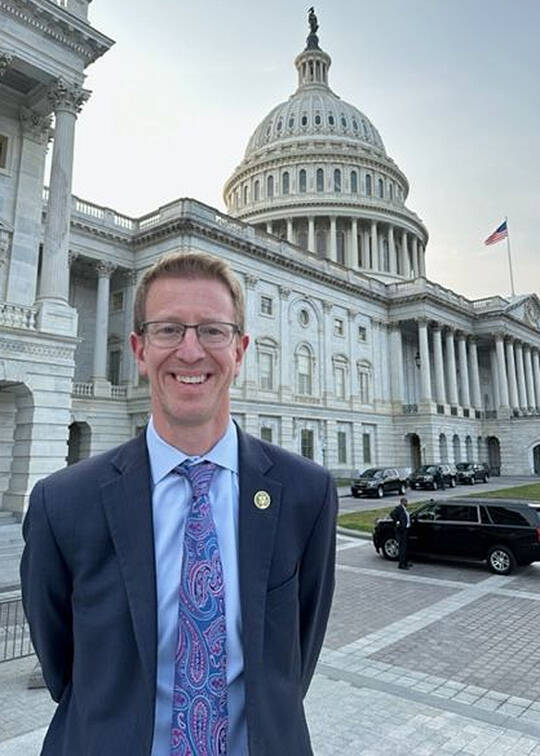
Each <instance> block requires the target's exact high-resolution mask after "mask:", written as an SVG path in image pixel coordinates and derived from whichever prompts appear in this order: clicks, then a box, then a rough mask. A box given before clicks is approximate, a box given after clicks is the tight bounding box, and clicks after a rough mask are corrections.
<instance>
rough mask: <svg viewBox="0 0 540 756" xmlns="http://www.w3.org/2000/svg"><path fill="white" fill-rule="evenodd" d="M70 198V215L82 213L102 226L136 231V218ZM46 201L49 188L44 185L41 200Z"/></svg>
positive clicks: (77, 198) (73, 197) (74, 197)
mask: <svg viewBox="0 0 540 756" xmlns="http://www.w3.org/2000/svg"><path fill="white" fill-rule="evenodd" d="M71 200H72V202H71V212H72V215H82V216H85V217H86V218H92V219H93V220H95V221H99V222H100V224H103V225H104V226H109V227H113V228H121V229H124V230H125V231H136V230H137V228H138V223H137V221H136V220H134V219H133V218H129V217H128V216H127V215H120V214H119V213H117V212H115V211H114V210H111V209H110V208H108V207H101V206H100V205H94V204H93V203H92V202H86V201H85V200H82V199H79V197H76V196H75V195H73V196H72V198H71ZM48 201H49V188H48V187H46V186H45V187H43V202H44V204H45V205H46V204H47V202H48Z"/></svg>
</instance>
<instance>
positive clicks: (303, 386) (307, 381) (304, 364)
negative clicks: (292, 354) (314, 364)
mask: <svg viewBox="0 0 540 756" xmlns="http://www.w3.org/2000/svg"><path fill="white" fill-rule="evenodd" d="M298 393H299V394H303V395H304V396H311V365H310V359H309V357H308V356H307V355H304V354H299V355H298Z"/></svg>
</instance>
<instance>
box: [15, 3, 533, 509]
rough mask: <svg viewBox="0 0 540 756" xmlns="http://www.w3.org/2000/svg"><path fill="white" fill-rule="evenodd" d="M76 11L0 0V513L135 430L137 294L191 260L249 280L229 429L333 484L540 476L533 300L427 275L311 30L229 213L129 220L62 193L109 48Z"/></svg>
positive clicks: (190, 202) (260, 132)
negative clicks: (445, 476)
mask: <svg viewBox="0 0 540 756" xmlns="http://www.w3.org/2000/svg"><path fill="white" fill-rule="evenodd" d="M88 4H89V3H88V0H56V1H55V2H50V1H48V0H47V2H44V0H0V18H1V20H2V23H1V24H0V428H1V432H0V508H1V509H4V510H10V511H14V512H17V513H19V514H21V513H22V512H23V511H24V508H25V506H26V503H27V499H28V495H29V492H30V490H31V488H32V486H33V484H34V483H35V482H36V480H38V479H39V478H41V477H43V476H44V475H46V474H48V473H50V472H52V471H53V470H55V469H58V468H59V467H62V466H64V465H65V464H71V463H73V462H76V461H77V460H79V459H82V458H84V457H87V456H89V455H92V454H96V453H98V452H101V451H104V450H106V449H108V448H110V447H111V446H113V445H115V444H118V443H121V442H122V441H125V440H127V439H129V438H130V437H132V436H133V435H134V434H136V433H138V432H139V431H140V430H141V429H142V428H143V427H144V425H145V423H146V420H147V413H148V408H149V401H148V389H147V386H146V384H145V383H143V382H140V381H139V379H138V377H137V373H136V369H135V365H134V362H133V359H132V357H131V354H130V351H129V347H128V335H129V332H130V330H131V314H132V313H131V311H132V305H133V297H134V291H135V286H136V283H137V280H138V279H139V278H140V276H141V275H142V273H143V272H144V271H145V270H146V269H147V268H148V266H150V265H151V264H152V263H153V262H154V261H155V260H156V259H157V258H158V257H159V256H160V255H162V254H164V253H168V252H182V251H192V250H201V251H205V252H211V253H213V254H215V255H218V256H221V257H223V258H224V259H226V260H227V261H228V262H229V263H230V265H231V266H232V268H233V270H234V271H235V272H236V274H237V275H238V277H239V279H240V281H241V282H242V284H243V287H244V291H245V295H246V303H247V322H248V325H249V329H248V330H249V333H250V335H251V345H250V347H249V349H248V351H247V353H246V358H245V363H244V365H243V368H242V372H241V375H240V376H239V377H238V378H237V379H236V381H235V384H234V386H233V387H232V392H231V395H232V411H233V416H234V419H235V420H236V421H237V423H238V424H239V425H240V426H241V427H242V428H244V429H245V430H246V431H248V432H250V433H253V434H255V435H256V436H260V437H262V438H265V439H267V440H269V441H272V442H274V443H276V444H279V445H281V446H283V447H284V448H287V449H290V450H293V451H296V452H298V453H299V454H303V455H304V456H307V457H311V458H313V459H315V460H316V461H317V462H320V463H321V464H323V465H326V466H327V467H328V468H330V469H331V470H332V471H333V472H335V473H336V474H337V475H340V476H343V477H346V476H348V475H350V474H351V472H352V471H353V470H357V469H358V468H365V467H367V466H370V465H376V464H392V465H393V466H403V467H415V466H417V465H418V464H419V463H421V462H431V461H439V460H441V461H450V462H457V461H461V460H475V461H486V462H488V463H489V465H490V467H491V468H492V471H493V473H494V474H497V473H499V472H501V473H503V474H504V473H506V472H510V471H511V472H512V473H516V474H523V475H532V474H536V475H539V474H540V300H539V298H538V296H537V295H536V294H530V295H521V296H515V297H512V298H504V297H501V296H497V295H494V296H491V297H488V298H484V299H480V300H470V299H467V298H466V297H464V296H462V295H460V294H459V293H456V292H454V291H451V290H449V289H447V288H445V287H443V286H441V285H440V284H437V283H436V282H434V281H431V280H429V279H427V277H426V266H425V258H426V254H429V246H428V232H427V229H426V227H425V226H424V224H423V222H422V221H421V220H420V218H419V217H418V216H417V215H416V214H415V213H414V212H413V211H412V210H411V209H409V208H408V207H407V204H406V202H407V196H408V191H409V184H408V181H407V178H406V176H405V175H404V174H403V172H402V171H401V170H400V168H399V167H398V165H397V164H396V163H395V162H394V160H393V159H392V158H391V157H390V156H389V154H388V152H387V149H386V146H385V145H384V144H383V142H382V140H381V137H380V135H379V132H378V131H377V129H376V127H375V126H374V125H373V124H372V123H371V122H370V120H369V119H368V118H367V117H366V115H364V114H363V113H362V112H361V111H360V110H358V109H357V108H356V107H354V106H353V105H350V104H348V103H346V102H344V101H343V100H342V99H340V98H339V97H338V96H337V95H336V94H335V93H334V92H333V91H332V89H331V88H330V84H329V81H330V78H329V71H330V65H331V59H330V56H329V55H328V54H327V53H326V52H324V51H323V50H322V49H321V47H320V44H319V39H318V36H317V33H316V32H317V25H316V19H314V18H313V17H312V18H311V31H310V34H309V36H308V38H307V42H306V47H305V49H304V50H303V51H302V52H301V53H300V54H299V55H298V57H297V58H296V60H295V67H296V70H297V76H298V84H297V88H296V91H295V92H294V93H293V94H292V95H291V96H290V97H289V98H288V99H287V100H285V101H284V102H282V103H281V104H279V105H277V106H276V107H275V108H274V109H273V110H272V111H271V112H270V113H269V114H268V115H267V116H266V117H265V118H264V119H263V120H262V121H261V123H260V125H259V126H258V127H257V128H256V130H255V132H254V133H253V135H252V136H251V138H250V139H249V141H248V143H247V148H246V152H245V155H244V158H243V160H242V161H241V163H240V164H239V166H238V167H237V169H236V170H235V171H234V173H233V175H232V176H231V177H230V178H229V180H228V181H227V182H226V184H225V187H224V199H225V203H226V206H227V214H224V213H222V212H220V211H218V210H216V209H214V208H211V207H208V206H207V205H204V204H202V203H200V202H197V201H196V200H194V199H177V200H174V201H172V202H170V203H169V204H167V205H165V206H163V207H160V208H158V209H155V210H152V211H150V212H149V213H148V214H146V215H144V216H142V217H139V218H132V217H127V216H125V215H121V214H119V213H117V212H115V211H114V210H112V209H109V208H105V207H100V206H97V205H95V204H92V203H91V202H90V201H88V200H86V199H81V198H78V197H75V196H73V195H72V193H71V177H72V164H73V142H74V134H75V129H76V123H77V118H78V116H79V113H81V111H82V115H81V117H84V103H85V102H86V100H87V99H88V96H89V93H88V92H87V91H85V89H84V87H83V80H84V70H85V68H86V67H87V66H88V65H89V64H90V63H92V62H93V61H94V60H96V59H97V58H98V57H100V56H101V55H103V54H104V53H106V51H107V50H108V49H109V47H110V46H111V45H112V44H113V42H112V40H111V39H109V38H108V37H106V36H105V35H103V34H101V33H100V32H98V31H97V30H96V29H93V28H92V27H91V26H90V25H89V22H88ZM53 116H54V131H53V130H52V124H53ZM51 140H52V167H51V177H50V182H49V187H48V188H47V189H46V188H45V187H44V170H45V156H46V152H47V149H48V144H49V142H50V141H51ZM112 170H114V166H113V167H112Z"/></svg>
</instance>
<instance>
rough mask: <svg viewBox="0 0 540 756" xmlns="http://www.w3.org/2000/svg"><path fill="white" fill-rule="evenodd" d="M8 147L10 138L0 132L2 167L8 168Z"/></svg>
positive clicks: (0, 159) (0, 166)
mask: <svg viewBox="0 0 540 756" xmlns="http://www.w3.org/2000/svg"><path fill="white" fill-rule="evenodd" d="M7 149H8V138H7V136H6V135H5V134H0V168H7Z"/></svg>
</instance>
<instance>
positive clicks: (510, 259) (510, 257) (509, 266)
mask: <svg viewBox="0 0 540 756" xmlns="http://www.w3.org/2000/svg"><path fill="white" fill-rule="evenodd" d="M504 221H505V223H506V251H507V252H508V269H509V270H510V288H511V290H512V296H513V297H515V296H516V292H515V289H514V273H513V271H512V255H511V254H510V228H509V226H508V218H507V217H506V216H505V218H504Z"/></svg>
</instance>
